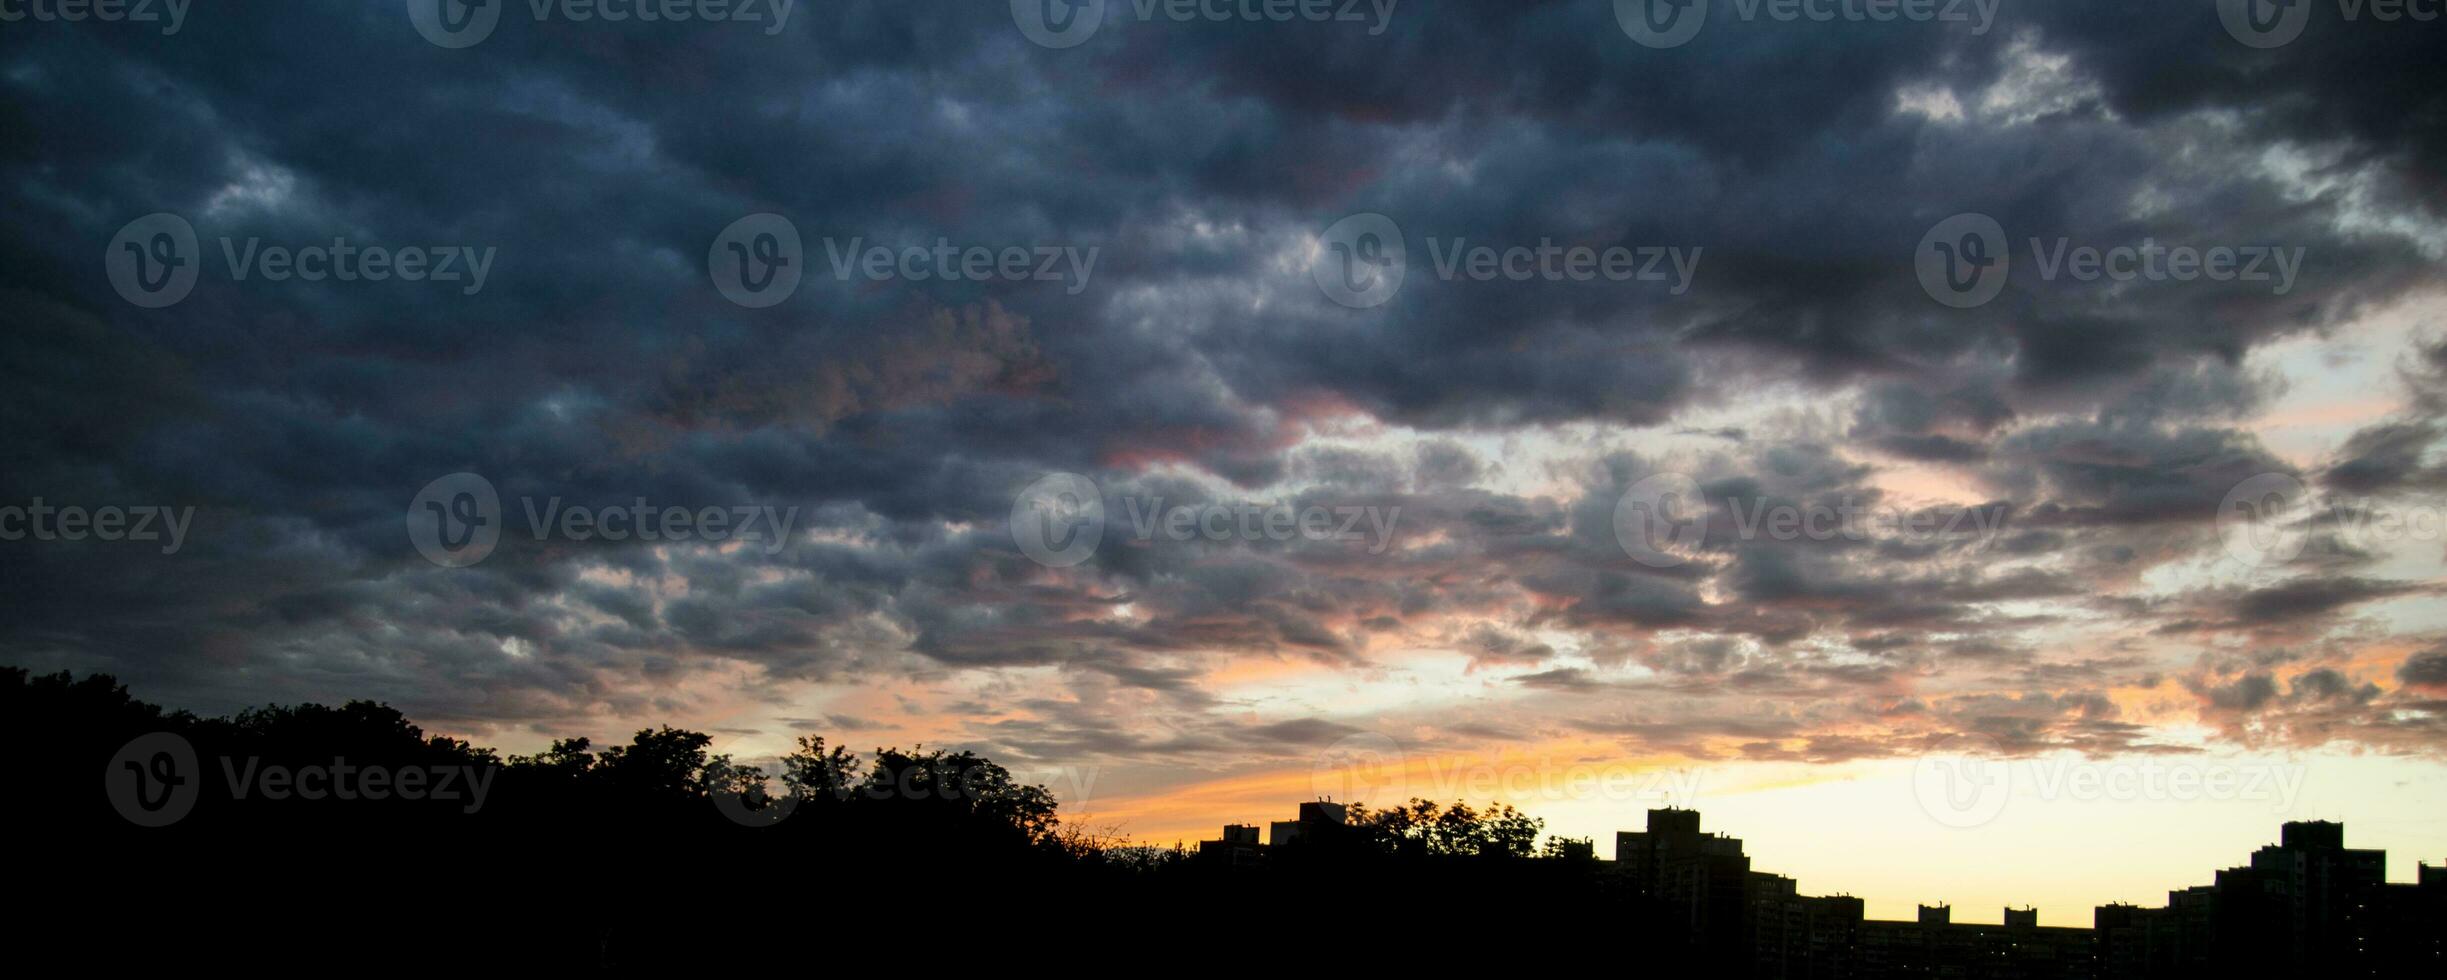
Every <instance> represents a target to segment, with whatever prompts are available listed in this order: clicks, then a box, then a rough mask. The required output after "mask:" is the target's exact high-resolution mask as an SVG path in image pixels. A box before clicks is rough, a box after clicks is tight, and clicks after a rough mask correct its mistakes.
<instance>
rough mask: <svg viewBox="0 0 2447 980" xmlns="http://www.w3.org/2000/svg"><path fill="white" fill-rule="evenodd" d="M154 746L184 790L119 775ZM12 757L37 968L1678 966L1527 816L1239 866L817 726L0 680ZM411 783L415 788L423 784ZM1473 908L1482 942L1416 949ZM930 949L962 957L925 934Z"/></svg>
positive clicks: (22, 915)
mask: <svg viewBox="0 0 2447 980" xmlns="http://www.w3.org/2000/svg"><path fill="white" fill-rule="evenodd" d="M165 732H166V733H171V734H174V735H176V736H178V737H179V738H180V739H183V740H184V741H185V742H186V743H187V744H189V745H191V746H192V748H193V754H194V763H193V765H192V768H193V769H195V770H197V771H194V772H173V771H171V770H172V769H174V768H185V767H167V766H166V764H164V763H162V761H161V760H159V759H150V758H145V757H141V755H142V754H141V753H140V757H138V758H134V759H130V758H127V757H125V750H128V749H129V748H130V746H131V744H132V743H135V742H136V740H138V739H140V738H142V737H144V736H148V735H151V734H153V733H165ZM0 734H4V735H5V741H0V745H5V746H6V747H7V748H6V758H7V765H8V767H9V770H10V771H9V772H8V774H7V777H8V778H7V779H6V780H5V785H6V786H7V787H8V789H7V793H8V795H9V802H8V804H7V806H6V807H5V811H6V813H7V817H6V819H7V821H8V823H9V824H10V826H9V828H8V829H9V831H11V833H10V834H9V837H8V839H9V840H10V841H12V842H13V850H14V851H15V852H16V853H17V857H18V858H19V860H18V861H17V862H16V864H17V870H18V871H19V872H20V874H18V875H16V881H15V885H16V887H15V888H14V889H13V891H15V892H16V893H17V896H18V897H19V898H20V899H23V900H24V901H20V902H18V903H15V905H16V908H15V909H14V910H12V911H9V912H8V913H6V914H7V916H8V917H9V918H10V920H11V925H12V927H13V928H12V930H11V931H12V932H13V933H15V934H16V935H17V936H19V937H20V938H19V939H18V942H19V943H21V944H24V943H30V944H33V945H36V946H52V945H56V946H58V947H60V948H73V947H80V946H82V947H85V948H87V949H89V950H90V951H92V952H96V953H103V952H108V953H109V954H111V955H129V954H134V953H137V952H138V951H147V950H149V951H156V952H164V953H171V954H175V955H181V956H185V957H188V958H189V959H190V961H192V960H194V959H195V958H198V957H201V958H205V959H210V960H220V961H229V960H235V961H238V962H257V961H269V962H278V961H288V960H301V961H302V960H305V959H309V958H316V957H333V956H340V957H356V958H359V961H363V958H365V957H369V956H371V957H375V958H376V959H377V960H378V961H379V962H382V963H385V964H387V965H393V966H399V965H405V964H432V965H449V966H452V967H454V968H455V967H465V966H478V965H492V966H517V967H531V968H568V967H573V966H611V967H618V968H638V967H657V968H687V967H692V966H693V967H699V968H713V967H731V966H738V967H743V968H744V967H748V966H752V965H755V964H760V963H768V962H781V963H787V962H790V961H793V960H795V959H801V958H805V957H819V956H820V957H823V958H824V959H826V960H828V961H833V960H834V959H835V958H837V957H840V956H843V955H845V954H850V953H852V952H864V953H871V954H873V955H875V956H877V957H881V959H880V960H876V961H871V962H874V963H875V965H880V966H886V967H887V968H889V966H890V965H891V961H893V960H895V959H898V960H905V961H906V965H908V966H909V967H910V968H913V969H915V968H918V967H920V966H922V965H925V964H929V963H939V962H941V961H943V959H944V958H945V957H951V958H953V959H957V958H958V957H960V956H962V955H966V954H965V953H963V952H962V949H964V948H966V946H967V944H970V943H982V942H991V941H995V940H996V939H998V938H999V939H1005V940H1008V939H1018V938H1022V937H1026V938H1028V939H1031V940H1033V941H1036V942H1038V943H1041V944H1042V945H1041V946H1039V947H1038V948H1039V950H1040V952H1041V953H1044V954H1047V955H1062V954H1075V955H1078V956H1083V957H1095V958H1105V957H1111V956H1118V955H1133V954H1146V955H1172V956H1178V955H1180V947H1179V944H1180V943H1182V942H1183V941H1185V940H1188V941H1219V942H1229V943H1234V944H1238V945H1242V946H1247V947H1250V948H1252V949H1265V948H1279V949H1289V948H1292V947H1293V946H1295V945H1297V944H1306V943H1311V942H1317V941H1328V942H1336V943H1371V944H1383V943H1397V944H1399V943H1415V942H1441V943H1453V944H1459V945H1475V946H1477V947H1480V948H1482V950H1493V949H1495V948H1496V947H1497V946H1498V945H1503V946H1509V945H1511V944H1516V943H1519V942H1522V941H1524V940H1530V939H1535V938H1537V937H1541V936H1561V935H1569V934H1574V933H1577V934H1579V935H1589V934H1591V933H1590V932H1588V931H1587V930H1600V931H1602V932H1603V934H1605V935H1607V936H1609V937H1611V938H1612V940H1613V941H1618V942H1623V941H1628V942H1633V943H1637V944H1639V945H1640V946H1641V948H1642V956H1643V958H1644V960H1645V961H1646V962H1650V963H1658V964H1664V963H1672V962H1676V961H1677V960H1678V959H1679V958H1680V957H1681V956H1682V955H1683V954H1684V951H1683V950H1682V948H1681V947H1680V946H1678V945H1677V944H1676V940H1675V939H1674V938H1672V937H1673V936H1674V935H1675V932H1674V931H1673V930H1669V929H1664V928H1652V927H1651V924H1652V923H1655V922H1657V921H1658V919H1659V917H1658V916H1657V915H1655V914H1654V911H1655V910H1654V909H1652V908H1650V907H1648V906H1647V905H1645V904H1644V903H1645V901H1646V900H1645V899H1644V898H1643V897H1642V896H1640V895H1638V894H1635V893H1633V892H1632V891H1631V890H1629V889H1628V888H1627V887H1626V886H1625V885H1624V883H1623V882H1622V880H1621V879H1620V878H1619V877H1617V876H1611V875H1606V874H1602V873H1600V864H1601V863H1600V862H1598V861H1596V860H1594V857H1593V853H1592V847H1591V845H1590V843H1589V842H1587V841H1571V840H1552V841H1548V842H1547V843H1546V845H1545V846H1544V847H1540V846H1539V842H1538V838H1539V835H1540V831H1541V830H1542V825H1541V823H1540V822H1539V821H1538V820H1536V819H1534V818H1531V817H1528V816H1526V815H1523V814H1521V813H1519V812H1518V811H1515V810H1513V809H1511V808H1510V807H1506V806H1501V805H1498V806H1495V807H1492V808H1488V809H1474V808H1472V807H1469V806H1467V805H1464V804H1458V803H1456V804H1449V805H1448V804H1439V803H1434V802H1429V801H1417V800H1414V801H1407V802H1404V803H1402V804H1400V805H1390V806H1383V807H1380V808H1375V809H1371V808H1369V807H1368V806H1366V805H1365V804H1359V805H1355V806H1354V807H1353V808H1352V812H1351V819H1350V821H1349V823H1348V824H1347V825H1337V826H1326V827H1317V828H1312V832H1311V833H1307V834H1305V835H1303V837H1302V838H1301V839H1300V840H1299V841H1298V842H1297V843H1296V844H1293V845H1289V846H1282V847H1274V848H1269V849H1268V851H1269V853H1268V854H1267V855H1266V858H1265V860H1263V861H1262V862H1257V863H1255V864H1247V863H1236V862H1232V861H1219V860H1202V859H1200V857H1199V856H1198V855H1197V853H1196V852H1195V851H1194V850H1191V849H1189V848H1186V847H1180V846H1176V847H1172V848H1147V847H1135V846H1127V845H1124V844H1122V843H1120V842H1119V841H1117V840H1115V839H1113V838H1111V837H1109V836H1106V835H1103V834H1099V833H1096V832H1093V831H1090V830H1088V829H1085V828H1081V827H1077V826H1073V825H1069V824H1065V823H1064V822H1063V821H1062V819H1061V816H1060V814H1059V812H1058V806H1057V803H1056V800H1055V799H1054V797H1053V796H1052V794H1050V793H1049V792H1047V791H1046V790H1045V789H1044V788H1043V787H1040V786H1032V785H1026V784H1023V783H1021V782H1019V781H1018V780H1016V779H1014V778H1013V777H1012V775H1011V773H1010V772H1009V771H1008V770H1007V769H1005V768H1004V767H1002V766H1000V765H998V764H996V763H994V762H993V761H991V760H989V759H986V758H983V757H981V756H978V755H975V754H973V753H969V752H948V751H942V750H927V749H924V748H922V747H921V748H919V749H911V750H901V749H892V748H885V749H878V750H875V751H874V752H872V753H870V754H868V755H865V756H860V755H858V754H855V753H853V752H850V751H848V750H846V749H844V748H842V747H840V746H837V745H834V744H832V743H830V742H828V741H827V740H826V739H824V738H822V737H818V736H813V735H810V736H806V737H803V738H801V739H799V741H798V744H797V747H796V749H795V750H794V751H793V752H791V753H790V754H788V755H787V756H785V757H784V758H783V759H782V760H781V766H780V768H781V770H782V771H780V772H777V773H767V772H764V771H763V770H761V769H759V768H757V767H753V766H747V765H743V764H741V763H739V762H738V761H736V760H734V759H733V758H731V757H729V756H726V755H721V754H717V753H713V752H711V751H709V747H710V746H711V745H712V742H713V740H712V738H711V737H709V736H708V735H706V734H704V733H699V732H692V731H686V730H681V729H674V728H669V727H663V728H655V729H646V730H641V731H638V732H636V733H634V735H633V736H632V737H631V738H630V740H629V741H628V742H627V743H626V744H613V745H605V746H602V747H597V746H596V745H594V744H593V743H591V742H590V741H589V740H586V739H567V740H563V741H559V742H556V743H554V744H553V745H552V746H551V747H550V748H549V749H547V750H545V751H543V752H540V753H537V754H535V755H525V756H522V755H511V756H506V757H505V756H503V755H501V754H499V753H497V752H495V751H494V750H492V749H489V748H482V747H478V746H474V745H471V744H469V743H467V742H464V741H460V740H457V739H452V738H448V737H444V736H429V735H427V734H425V733H424V732H423V730H422V729H420V728H419V727H418V726H417V725H416V724H414V723H413V722H412V721H410V720H409V719H408V718H407V717H405V716H403V715H402V714H400V713H399V712H398V711H396V710H394V709H392V708H390V707H388V706H385V705H382V704H376V703H373V702H367V701H352V702H349V703H347V704H344V705H342V706H340V707H336V708H334V707H328V706H324V705H316V704H306V705H297V706H271V707H262V708H254V709H249V710H245V711H241V712H239V713H237V714H235V715H232V716H230V717H226V718H206V717H198V716H196V715H193V714H190V713H188V712H184V711H165V710H164V709H162V708H161V707H159V706H156V705H152V704H147V703H145V702H143V701H140V700H137V699H136V698H134V697H132V696H130V695H129V694H128V692H127V689H126V688H125V687H124V686H123V685H121V684H120V683H118V682H117V681H116V680H115V679H113V678H111V677H109V676H107V675H95V676H90V677H86V678H84V679H82V680H79V679H76V678H74V677H72V676H71V675H69V674H67V673H65V672H63V673H58V674H51V675H33V674H29V673H28V672H27V671H25V670H22V669H17V668H0ZM139 770H141V771H139ZM452 771H455V772H457V773H459V775H456V776H450V777H444V776H442V775H440V774H442V773H445V772H452ZM372 772H381V773H383V774H384V775H383V776H382V777H380V778H379V779H370V778H368V777H367V774H368V773H372ZM408 772H417V773H423V774H425V775H423V776H421V777H418V778H417V779H416V780H415V782H416V783H417V784H418V785H417V786H415V787H414V792H409V790H410V788H411V787H410V786H409V785H408V782H406V781H403V780H402V779H401V777H400V775H399V774H401V773H408ZM112 780H117V781H118V785H117V788H116V789H114V788H113V787H112V782H111V781H112ZM187 780H191V781H192V782H186V781H187ZM352 782H353V784H354V786H353V789H352V786H351V784H352ZM444 782H447V783H448V785H447V786H446V787H445V786H443V785H441V784H443V783H444ZM131 785H132V786H134V787H135V790H134V791H135V792H137V793H138V794H139V795H141V796H144V797H145V798H146V800H147V802H153V801H155V800H157V799H161V798H166V797H167V796H168V795H169V794H171V793H172V792H173V791H174V790H175V791H177V792H188V791H190V790H189V789H188V787H190V786H191V787H192V790H191V792H192V793H193V796H192V803H191V808H190V809H187V810H185V811H184V815H183V816H179V817H178V818H177V819H175V820H174V821H172V822H169V823H168V824H167V825H166V826H158V827H148V826H139V825H138V822H136V821H135V820H132V819H131V818H130V816H129V814H130V813H137V815H139V816H145V815H146V814H145V813H144V812H142V811H135V810H130V809H129V808H128V805H127V803H126V801H125V799H124V797H123V798H121V799H119V800H116V801H115V800H114V798H113V793H114V792H120V793H123V794H124V793H125V792H127V791H128V788H129V787H130V786H131ZM479 787H481V788H479ZM376 789H380V790H382V792H380V793H376V792H373V790H376ZM309 794H311V795H312V796H313V797H314V798H307V797H308V795H309ZM478 794H480V797H479V795H478ZM377 796H379V798H376V797H377ZM410 797H413V798H410ZM479 799H480V805H479ZM1290 802H1292V801H1287V803H1286V805H1287V806H1288V805H1289V803H1290ZM168 812H171V811H166V810H165V811H163V813H165V814H166V813H168ZM1461 910H1469V911H1470V912H1471V913H1472V915H1473V918H1472V919H1471V920H1470V925H1471V927H1472V928H1474V929H1483V930H1486V931H1485V933H1484V934H1483V935H1476V936H1463V935H1459V934H1455V933H1452V932H1449V931H1443V930H1439V931H1438V932H1437V933H1436V934H1434V935H1427V936H1422V935H1421V934H1420V932H1419V930H1421V928H1422V926H1423V924H1424V923H1426V922H1429V921H1431V920H1432V919H1433V918H1435V917H1439V916H1449V915H1452V914H1454V913H1455V912H1457V911H1461ZM911 930H915V931H916V932H917V935H911V934H910V931H911ZM938 933H940V934H943V935H947V936H951V935H956V936H958V937H960V939H959V943H960V944H961V947H962V948H934V947H932V946H930V945H929V944H928V943H927V942H926V941H925V940H924V938H923V937H924V936H926V935H931V934H938ZM911 942H915V943H916V945H914V946H913V945H909V943H911ZM869 943H873V944H875V946H874V948H872V949H867V950H863V951H861V950H859V947H861V946H862V945H863V944H869ZM1049 965H1057V966H1058V965H1059V963H1058V962H1050V961H1049Z"/></svg>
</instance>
